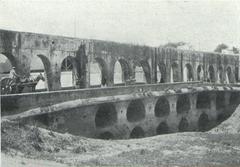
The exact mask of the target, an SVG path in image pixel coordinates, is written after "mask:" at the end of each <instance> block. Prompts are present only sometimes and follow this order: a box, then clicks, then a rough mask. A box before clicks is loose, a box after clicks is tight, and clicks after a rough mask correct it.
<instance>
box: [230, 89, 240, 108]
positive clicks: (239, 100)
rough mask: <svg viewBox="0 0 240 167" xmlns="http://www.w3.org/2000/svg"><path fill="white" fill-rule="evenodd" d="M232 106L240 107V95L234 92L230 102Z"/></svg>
mask: <svg viewBox="0 0 240 167" xmlns="http://www.w3.org/2000/svg"><path fill="white" fill-rule="evenodd" d="M229 104H230V105H239V104H240V93H239V92H232V93H231V95H230V100H229Z"/></svg>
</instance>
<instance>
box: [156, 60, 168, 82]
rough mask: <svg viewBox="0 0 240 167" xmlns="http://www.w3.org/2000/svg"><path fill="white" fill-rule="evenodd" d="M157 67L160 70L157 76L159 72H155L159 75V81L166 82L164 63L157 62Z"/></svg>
mask: <svg viewBox="0 0 240 167" xmlns="http://www.w3.org/2000/svg"><path fill="white" fill-rule="evenodd" d="M158 68H159V72H160V76H159V74H157V75H158V76H159V77H160V79H159V82H160V83H165V82H167V70H166V66H165V64H163V63H159V64H158Z"/></svg>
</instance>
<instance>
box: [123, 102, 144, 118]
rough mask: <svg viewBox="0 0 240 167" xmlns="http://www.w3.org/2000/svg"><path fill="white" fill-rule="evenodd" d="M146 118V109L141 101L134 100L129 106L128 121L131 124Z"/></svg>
mask: <svg viewBox="0 0 240 167" xmlns="http://www.w3.org/2000/svg"><path fill="white" fill-rule="evenodd" d="M144 118H145V107H144V104H143V102H142V101H141V100H134V101H131V103H130V104H129V105H128V108H127V120H128V121H129V122H137V121H141V120H143V119H144Z"/></svg>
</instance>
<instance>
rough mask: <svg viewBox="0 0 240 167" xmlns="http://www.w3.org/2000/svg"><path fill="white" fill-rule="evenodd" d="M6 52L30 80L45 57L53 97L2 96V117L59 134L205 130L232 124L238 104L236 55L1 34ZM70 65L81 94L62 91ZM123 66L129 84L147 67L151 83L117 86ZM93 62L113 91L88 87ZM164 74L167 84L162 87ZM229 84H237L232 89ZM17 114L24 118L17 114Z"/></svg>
mask: <svg viewBox="0 0 240 167" xmlns="http://www.w3.org/2000/svg"><path fill="white" fill-rule="evenodd" d="M0 53H1V54H4V55H5V56H6V57H8V59H9V60H10V62H11V64H12V65H14V66H15V67H16V68H17V70H18V71H19V72H20V73H21V74H25V75H30V64H31V61H34V59H36V57H39V58H40V59H41V60H42V62H43V64H44V70H45V76H46V78H47V89H48V90H49V91H45V92H37V93H23V94H17V95H2V96H1V101H2V104H1V109H2V111H1V114H2V116H3V118H4V117H6V118H10V117H12V116H13V117H14V116H16V117H17V118H20V117H22V116H23V117H22V119H21V120H22V121H23V122H28V123H33V124H38V125H40V126H44V127H48V128H51V129H53V130H56V131H60V132H69V133H72V134H77V135H83V136H87V137H97V138H138V137H144V136H152V135H156V134H164V133H171V132H177V131H194V130H200V131H204V130H207V129H209V128H211V127H213V126H215V125H217V124H218V123H220V122H221V121H222V120H224V119H226V118H227V117H228V116H230V115H231V113H232V112H233V111H234V109H235V108H236V107H237V105H239V104H240V89H239V86H237V85H236V84H234V83H235V82H236V81H238V80H239V72H238V71H239V57H238V56H236V55H225V54H218V53H207V52H193V51H183V50H176V49H170V48H153V47H148V46H136V45H129V44H119V43H114V42H105V41H98V40H81V39H76V38H67V37H59V36H50V35H41V34H34V33H25V32H13V31H5V30H1V31H0ZM65 58H69V60H71V61H72V64H73V67H74V68H73V71H74V72H75V73H76V79H75V81H76V83H75V86H76V88H85V89H73V90H60V89H61V82H60V77H61V64H62V62H63V60H64V59H65ZM117 61H119V62H120V64H121V67H122V70H123V72H122V74H123V79H124V80H125V81H127V80H128V79H130V78H134V76H135V68H136V67H137V66H141V67H142V69H143V71H144V74H145V77H146V82H147V83H148V84H136V85H125V86H114V75H113V71H114V65H115V63H116V62H117ZM90 62H98V63H99V66H100V68H101V73H102V75H101V76H102V82H104V83H106V85H107V87H105V88H90V70H89V68H90V67H89V64H90ZM184 70H186V71H187V72H184ZM158 71H160V73H161V79H160V80H161V82H163V83H161V84H159V83H157V80H158V77H159V76H158ZM227 80H228V81H229V82H230V83H233V84H227V85H226V84H225V82H226V81H227ZM184 81H193V82H188V83H187V82H184ZM198 81H200V82H198ZM201 81H208V82H209V83H205V82H201ZM172 82H176V83H172ZM104 83H102V84H104ZM19 113H20V115H21V116H19V115H16V114H19ZM24 115H27V116H26V117H24ZM29 115H30V116H29Z"/></svg>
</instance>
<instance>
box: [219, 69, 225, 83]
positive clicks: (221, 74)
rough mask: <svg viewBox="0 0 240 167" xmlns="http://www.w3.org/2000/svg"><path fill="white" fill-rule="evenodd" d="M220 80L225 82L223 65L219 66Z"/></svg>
mask: <svg viewBox="0 0 240 167" xmlns="http://www.w3.org/2000/svg"><path fill="white" fill-rule="evenodd" d="M218 82H219V83H224V71H223V67H222V66H220V67H219V68H218Z"/></svg>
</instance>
